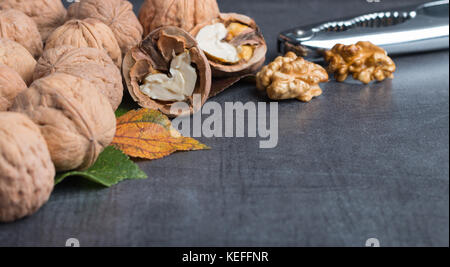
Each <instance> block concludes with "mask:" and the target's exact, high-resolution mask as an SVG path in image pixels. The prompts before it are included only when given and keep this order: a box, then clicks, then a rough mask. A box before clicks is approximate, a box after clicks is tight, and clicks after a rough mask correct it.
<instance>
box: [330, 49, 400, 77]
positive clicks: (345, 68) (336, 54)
mask: <svg viewBox="0 0 450 267" xmlns="http://www.w3.org/2000/svg"><path fill="white" fill-rule="evenodd" d="M324 57H325V61H327V62H328V63H329V65H328V71H329V72H330V73H334V76H335V78H336V80H337V81H338V82H343V81H345V80H346V79H347V77H348V75H349V74H351V75H352V76H353V78H354V79H356V80H360V81H361V82H363V83H365V84H368V83H370V82H371V81H373V80H377V81H383V80H385V79H387V78H393V77H394V74H393V73H394V72H395V70H396V66H395V63H394V61H393V60H392V59H391V58H390V57H389V56H388V55H387V53H386V51H385V50H384V49H382V48H380V47H378V46H376V45H374V44H372V43H371V42H358V43H356V44H353V45H343V44H337V45H335V46H334V47H333V48H332V49H331V50H329V51H326V52H325V56H324Z"/></svg>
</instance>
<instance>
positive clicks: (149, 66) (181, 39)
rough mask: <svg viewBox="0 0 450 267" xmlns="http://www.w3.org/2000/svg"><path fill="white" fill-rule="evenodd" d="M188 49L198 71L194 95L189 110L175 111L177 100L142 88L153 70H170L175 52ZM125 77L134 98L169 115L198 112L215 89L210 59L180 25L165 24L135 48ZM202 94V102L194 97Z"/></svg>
mask: <svg viewBox="0 0 450 267" xmlns="http://www.w3.org/2000/svg"><path fill="white" fill-rule="evenodd" d="M186 51H188V52H189V55H190V58H191V62H192V64H191V65H192V66H193V67H194V68H195V69H196V72H197V82H196V84H195V89H194V93H193V96H190V97H188V98H187V100H185V101H184V102H185V103H187V104H188V105H189V107H190V109H189V110H188V111H182V112H180V111H178V112H176V113H172V111H171V108H172V106H173V105H174V104H175V102H173V101H160V100H155V99H152V98H150V97H149V96H147V95H145V94H143V93H142V92H141V91H140V85H141V84H142V83H143V81H144V79H145V78H146V77H147V76H148V75H149V74H152V73H166V74H167V73H168V72H169V68H170V63H171V61H172V59H173V55H174V54H175V55H179V54H181V53H184V52H186ZM122 71H123V76H124V78H125V81H126V83H127V87H128V91H129V92H130V95H131V96H132V98H133V99H134V100H135V101H136V102H138V104H139V105H140V106H142V107H144V108H149V109H158V110H160V111H161V112H163V113H165V114H167V115H169V116H181V115H188V114H191V113H193V112H195V111H198V110H199V109H200V107H201V105H203V104H204V103H205V102H206V100H207V99H208V96H209V92H210V89H211V69H210V66H209V64H208V60H207V59H206V56H205V55H204V54H203V52H202V51H201V50H200V49H199V48H198V46H197V43H196V41H195V39H194V38H193V37H192V36H191V35H190V34H188V33H187V32H185V31H184V30H182V29H180V28H177V27H171V26H168V27H163V28H159V29H157V30H155V31H153V32H152V33H150V34H149V35H148V36H147V37H146V38H144V40H143V41H142V43H141V44H140V45H139V46H137V47H134V48H133V49H131V50H130V51H129V52H128V53H127V55H126V56H125V58H124V64H123V68H122ZM195 95H200V96H201V97H200V101H198V102H197V101H194V96H195Z"/></svg>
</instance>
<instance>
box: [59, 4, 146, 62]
mask: <svg viewBox="0 0 450 267" xmlns="http://www.w3.org/2000/svg"><path fill="white" fill-rule="evenodd" d="M68 16H69V18H73V19H85V18H95V19H98V20H100V21H102V22H103V23H105V24H106V25H108V26H109V27H110V28H111V30H112V31H113V33H114V35H115V36H116V39H117V41H118V43H119V46H120V49H121V50H122V54H123V55H124V54H126V53H127V52H128V50H130V49H131V48H132V47H134V46H136V45H138V44H139V43H140V42H141V40H142V33H143V31H144V30H143V28H142V25H141V23H140V22H139V20H138V18H137V17H136V15H135V14H134V12H133V5H132V4H131V3H130V2H129V1H123V0H81V1H79V2H76V3H73V4H72V5H70V7H69V9H68Z"/></svg>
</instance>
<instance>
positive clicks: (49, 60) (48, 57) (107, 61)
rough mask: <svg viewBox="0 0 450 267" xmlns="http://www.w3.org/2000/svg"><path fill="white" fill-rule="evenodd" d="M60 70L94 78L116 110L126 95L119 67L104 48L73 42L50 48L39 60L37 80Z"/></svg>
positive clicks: (89, 78) (83, 77)
mask: <svg viewBox="0 0 450 267" xmlns="http://www.w3.org/2000/svg"><path fill="white" fill-rule="evenodd" d="M55 72H60V73H66V74H70V75H73V76H76V77H79V78H82V79H85V80H87V81H90V82H92V83H93V84H94V85H95V86H96V87H97V88H98V89H99V90H100V92H101V93H102V94H103V95H104V96H106V97H107V98H108V99H109V102H110V104H111V106H112V108H113V110H116V109H117V108H118V107H119V105H120V103H121V102H122V97H123V83H122V75H121V73H120V70H119V69H118V68H117V66H116V65H114V62H113V61H112V60H111V58H110V57H109V56H108V54H106V52H105V51H103V50H100V49H96V48H89V47H82V48H76V47H73V46H58V47H56V48H52V49H48V50H46V51H45V53H44V54H43V55H42V57H41V58H40V59H39V60H38V64H37V65H36V69H35V71H34V80H37V79H40V78H42V77H45V76H48V75H50V74H52V73H55Z"/></svg>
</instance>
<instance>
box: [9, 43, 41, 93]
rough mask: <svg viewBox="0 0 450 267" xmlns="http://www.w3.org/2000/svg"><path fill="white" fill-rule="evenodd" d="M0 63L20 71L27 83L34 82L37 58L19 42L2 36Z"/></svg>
mask: <svg viewBox="0 0 450 267" xmlns="http://www.w3.org/2000/svg"><path fill="white" fill-rule="evenodd" d="M0 64H3V65H6V66H8V67H10V68H11V69H13V70H15V71H16V72H17V73H19V75H20V77H22V79H23V80H24V81H25V83H26V84H27V85H29V84H31V83H32V82H33V72H34V68H35V67H36V60H35V59H34V58H33V56H32V55H31V54H30V52H28V50H26V49H25V47H23V46H22V45H20V44H19V43H16V42H14V41H12V40H9V39H5V38H0Z"/></svg>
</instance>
